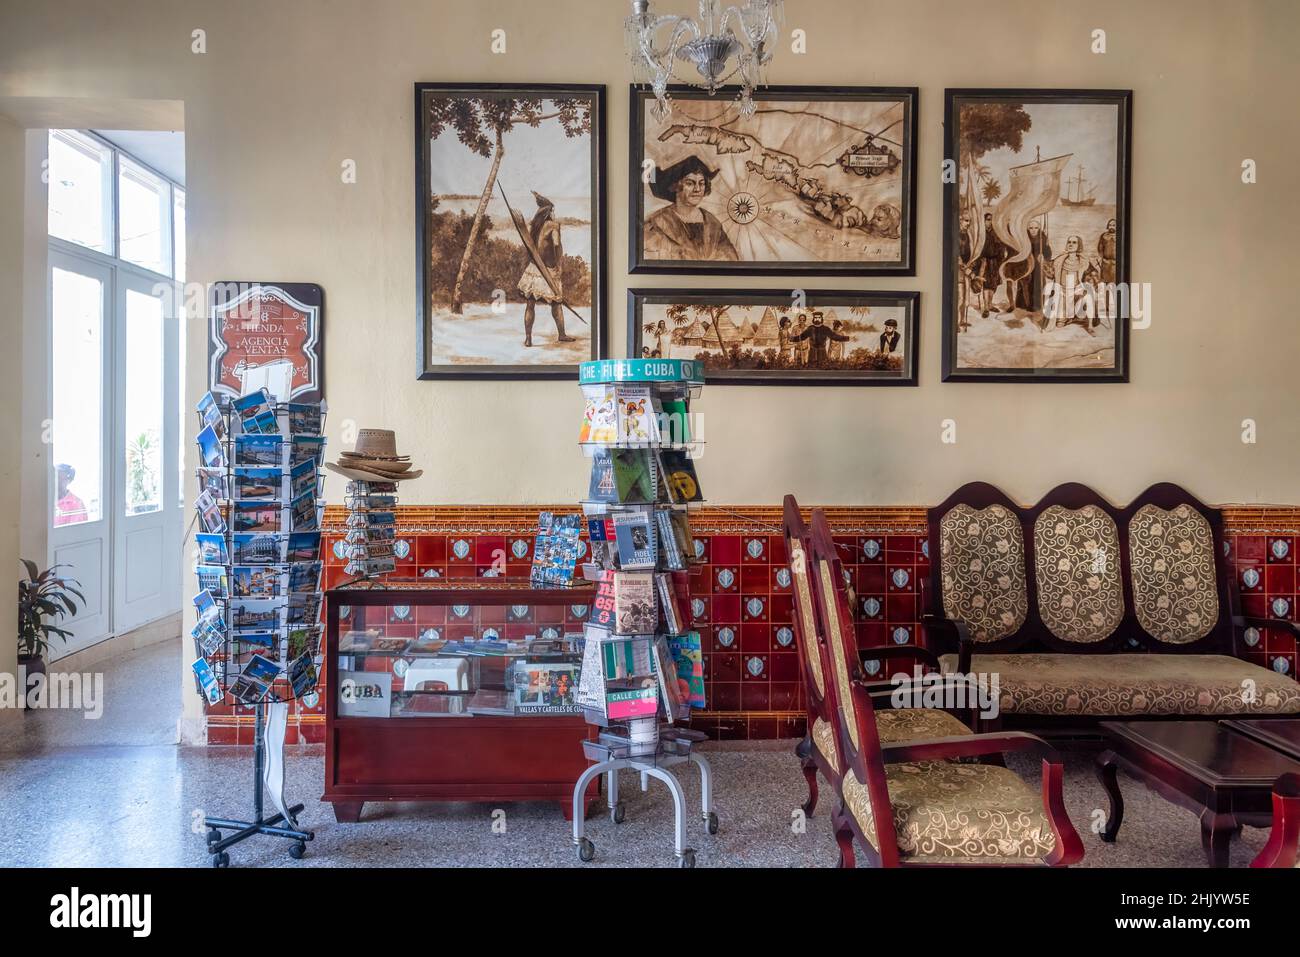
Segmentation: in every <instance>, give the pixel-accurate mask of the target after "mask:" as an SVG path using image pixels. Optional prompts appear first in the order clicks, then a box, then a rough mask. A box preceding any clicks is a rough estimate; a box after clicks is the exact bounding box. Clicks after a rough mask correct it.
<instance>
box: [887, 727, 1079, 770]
mask: <svg viewBox="0 0 1300 957" xmlns="http://www.w3.org/2000/svg"><path fill="white" fill-rule="evenodd" d="M1012 751H1030V752H1033V753H1035V754H1037V755H1038V756H1039V757H1041V758H1042V759H1043V760H1044V761H1046V762H1048V763H1049V764H1060V763H1061V756H1060V754H1059V753H1058V752H1057V750H1056V749H1055V748H1054V747H1052V746H1051V745H1050V744H1048V743H1047V742H1046V741H1044V740H1043V739H1042V738H1040V737H1038V736H1037V735H1033V734H1027V733H1026V732H1024V731H999V732H996V733H994V734H970V735H962V736H961V737H952V738H932V739H930V740H929V741H908V742H904V743H901V744H887V745H885V746H884V747H882V748H881V753H882V756H883V757H884V760H885V763H887V764H894V763H898V762H907V763H909V764H910V763H913V762H916V761H942V760H944V759H947V758H973V757H980V756H982V755H986V754H1007V753H1009V752H1012Z"/></svg>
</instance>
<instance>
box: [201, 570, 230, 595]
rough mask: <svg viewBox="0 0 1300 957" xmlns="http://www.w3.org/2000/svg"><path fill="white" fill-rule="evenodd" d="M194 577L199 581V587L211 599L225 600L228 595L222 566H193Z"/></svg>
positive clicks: (224, 571)
mask: <svg viewBox="0 0 1300 957" xmlns="http://www.w3.org/2000/svg"><path fill="white" fill-rule="evenodd" d="M194 576H195V577H196V578H197V579H198V580H199V587H200V588H202V589H203V591H204V592H205V593H207V594H209V595H211V596H212V597H213V598H226V597H227V596H228V595H229V594H230V592H229V586H228V583H227V582H226V567H225V566H224V565H195V566H194Z"/></svg>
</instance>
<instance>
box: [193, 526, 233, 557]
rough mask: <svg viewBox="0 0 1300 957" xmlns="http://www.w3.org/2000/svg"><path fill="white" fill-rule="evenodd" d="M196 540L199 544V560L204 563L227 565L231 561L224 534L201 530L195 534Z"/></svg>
mask: <svg viewBox="0 0 1300 957" xmlns="http://www.w3.org/2000/svg"><path fill="white" fill-rule="evenodd" d="M194 541H195V542H196V543H197V544H198V546H199V561H200V562H202V563H203V564H204V565H225V564H228V563H229V562H230V555H229V553H228V552H227V551H226V537H225V536H224V535H214V534H212V533H210V532H199V533H197V534H196V535H195V536H194Z"/></svg>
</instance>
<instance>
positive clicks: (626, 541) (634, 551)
mask: <svg viewBox="0 0 1300 957" xmlns="http://www.w3.org/2000/svg"><path fill="white" fill-rule="evenodd" d="M614 539H615V542H616V543H617V544H618V566H619V568H622V569H647V568H651V569H652V568H654V567H655V564H656V560H657V557H658V550H657V549H656V548H655V530H654V528H653V527H652V524H651V512H650V511H646V510H644V509H635V510H631V511H627V512H618V513H617V514H615V515H614Z"/></svg>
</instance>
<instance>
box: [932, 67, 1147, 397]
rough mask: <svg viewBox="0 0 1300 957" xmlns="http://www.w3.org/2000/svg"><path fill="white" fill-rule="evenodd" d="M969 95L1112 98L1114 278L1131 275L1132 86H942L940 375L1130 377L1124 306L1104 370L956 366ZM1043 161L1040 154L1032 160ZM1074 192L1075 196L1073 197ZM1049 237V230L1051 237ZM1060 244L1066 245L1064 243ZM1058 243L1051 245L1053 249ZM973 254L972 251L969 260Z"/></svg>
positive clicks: (956, 378) (948, 378)
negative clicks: (964, 120)
mask: <svg viewBox="0 0 1300 957" xmlns="http://www.w3.org/2000/svg"><path fill="white" fill-rule="evenodd" d="M971 100H976V101H981V102H1001V103H1008V104H1025V103H1028V104H1033V103H1065V104H1069V103H1078V104H1113V105H1115V106H1116V107H1117V113H1116V115H1117V129H1116V158H1115V159H1116V166H1115V169H1116V177H1115V184H1114V185H1115V210H1114V214H1113V216H1112V217H1109V218H1113V219H1115V221H1116V241H1115V246H1116V254H1115V279H1114V282H1115V283H1116V284H1117V285H1118V284H1126V283H1128V282H1129V280H1130V261H1129V240H1130V237H1129V233H1130V229H1131V213H1130V210H1131V204H1132V196H1131V192H1132V125H1133V91H1132V90H1090V89H1089V90H1085V89H1018V88H1013V89H1008V88H953V89H946V90H945V91H944V111H943V117H944V122H943V131H944V132H943V155H944V158H945V159H944V166H945V173H947V171H948V170H949V169H952V170H953V172H954V174H955V175H951V176H949V175H945V177H944V187H943V310H942V315H943V318H942V335H943V376H942V378H943V381H944V382H1121V383H1122V382H1128V381H1129V347H1130V335H1129V332H1130V317H1129V315H1128V314H1127V312H1128V310H1127V309H1124V310H1123V311H1122V314H1121V315H1119V316H1116V317H1110V318H1111V319H1112V321H1113V323H1114V332H1115V347H1114V364H1113V366H1111V367H1110V368H1107V369H1105V370H1104V371H1098V370H1096V369H1093V368H1089V367H1086V366H1084V367H1076V368H1052V367H1043V368H1021V367H987V368H958V367H957V359H958V349H957V346H958V343H957V337H958V334H959V331H958V328H957V316H956V312H957V296H958V293H959V287H958V282H957V274H958V272H959V268H958V266H957V252H958V244H959V236H958V233H959V213H960V189H961V186H960V182H959V180H960V177H961V171H960V166H961V158H960V157H959V156H958V150H959V143H960V135H961V132H960V129H959V117H960V114H959V112H958V111H959V109H960V106H961V104H962V103H964V102H968V101H971ZM1026 142H1027V141H1026ZM1034 162H1035V163H1037V162H1045V160H1042V159H1041V157H1038V155H1037V154H1036V158H1035V160H1034ZM1076 198H1077V197H1076ZM1050 239H1051V237H1050V236H1049V240H1050ZM1062 248H1064V247H1062ZM1055 252H1056V248H1055V247H1053V253H1055ZM974 258H975V257H972V261H973V259H974Z"/></svg>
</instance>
